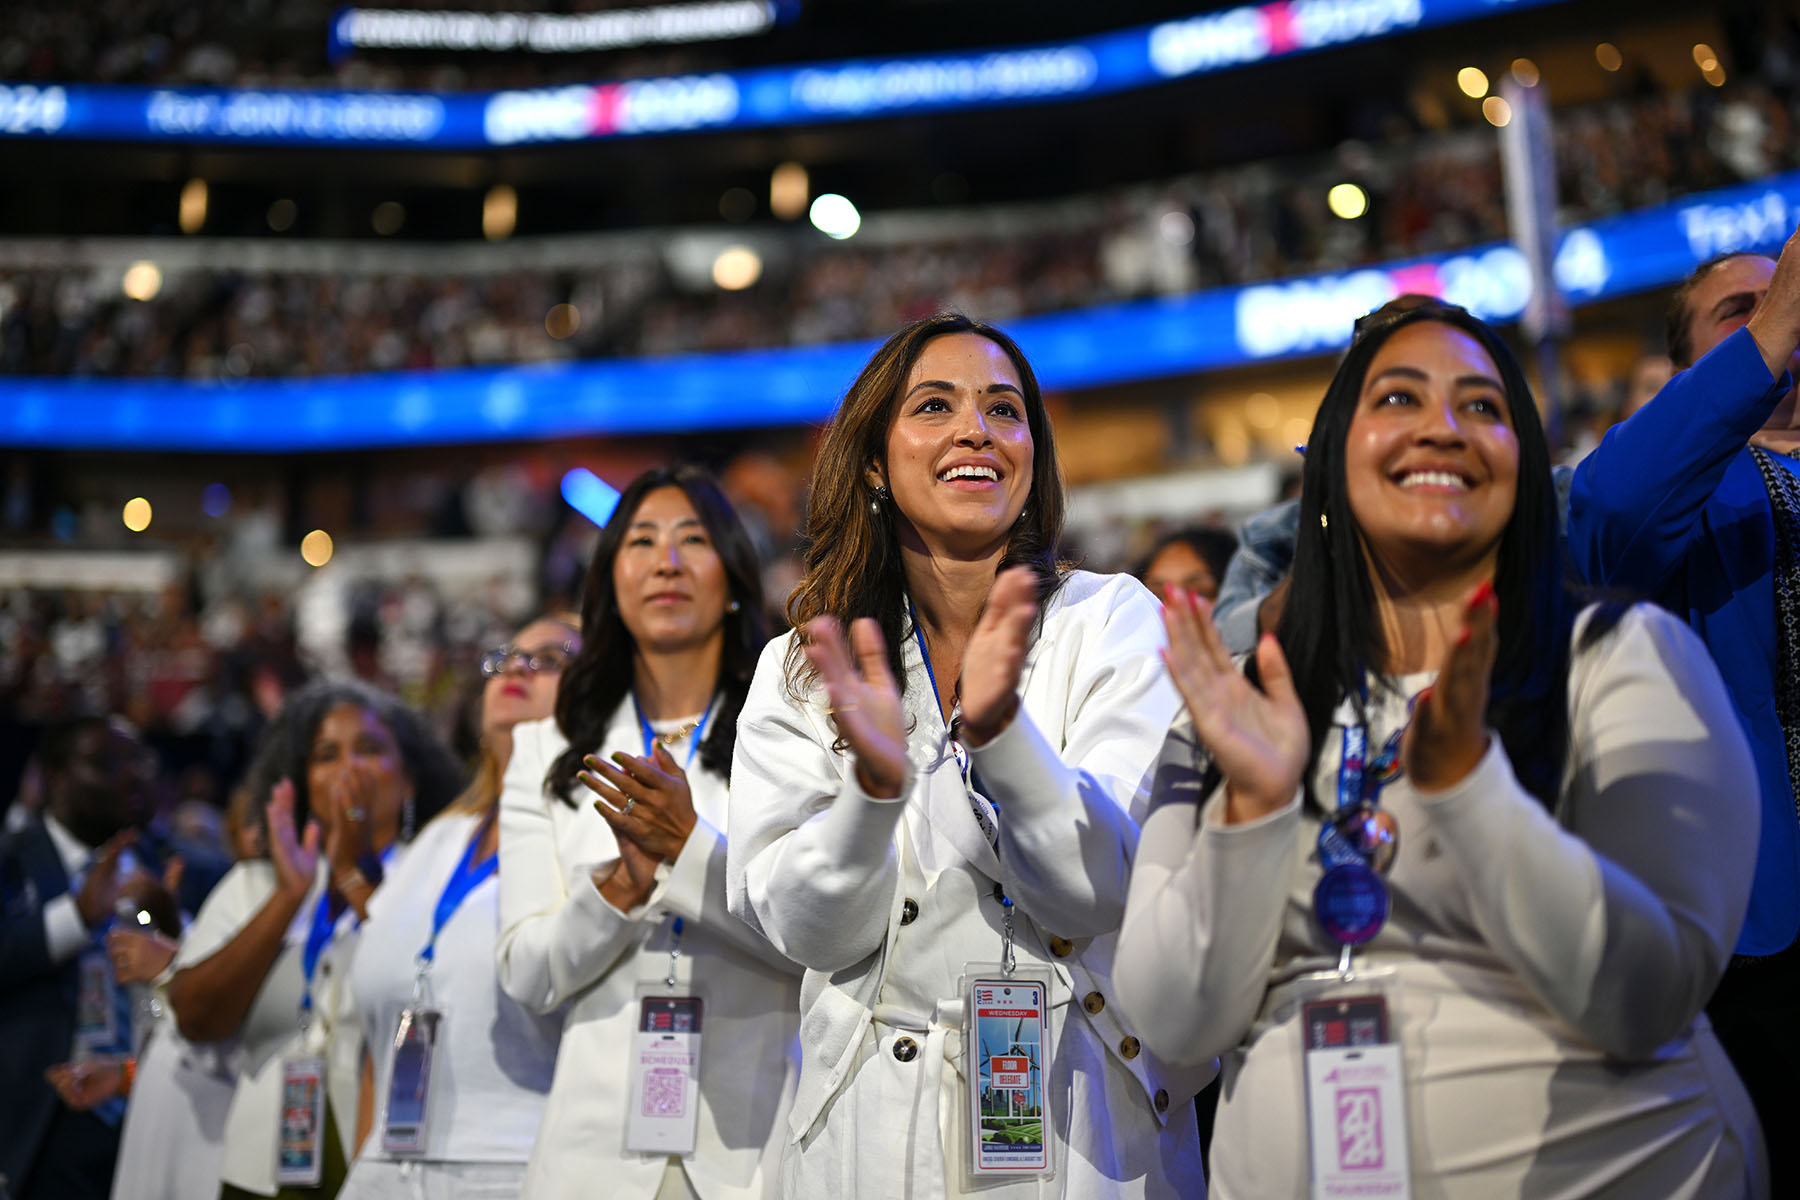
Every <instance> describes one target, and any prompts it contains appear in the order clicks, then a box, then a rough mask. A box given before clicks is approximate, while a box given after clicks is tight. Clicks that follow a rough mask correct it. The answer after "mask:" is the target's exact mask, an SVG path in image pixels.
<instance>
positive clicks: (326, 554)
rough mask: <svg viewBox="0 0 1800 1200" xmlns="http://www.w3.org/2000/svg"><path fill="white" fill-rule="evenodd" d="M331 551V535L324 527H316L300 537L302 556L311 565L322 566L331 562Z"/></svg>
mask: <svg viewBox="0 0 1800 1200" xmlns="http://www.w3.org/2000/svg"><path fill="white" fill-rule="evenodd" d="M331 551H332V545H331V535H330V534H329V533H326V532H325V531H324V530H323V529H315V530H313V531H312V532H311V533H309V534H307V535H306V536H305V537H303V538H301V539H300V557H301V558H304V559H305V560H306V565H307V566H309V567H322V566H324V565H325V564H326V563H328V562H330V561H331Z"/></svg>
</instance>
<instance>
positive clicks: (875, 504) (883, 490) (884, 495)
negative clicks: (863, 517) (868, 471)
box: [869, 483, 894, 513]
mask: <svg viewBox="0 0 1800 1200" xmlns="http://www.w3.org/2000/svg"><path fill="white" fill-rule="evenodd" d="M893 498H894V493H892V492H890V491H888V490H887V486H886V485H885V484H880V483H878V484H876V485H875V498H874V499H873V500H871V501H869V511H870V512H872V513H879V512H880V511H881V506H882V504H883V503H884V502H886V501H888V500H892V499H893Z"/></svg>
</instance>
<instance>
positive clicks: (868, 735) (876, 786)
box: [806, 617, 906, 800]
mask: <svg viewBox="0 0 1800 1200" xmlns="http://www.w3.org/2000/svg"><path fill="white" fill-rule="evenodd" d="M853 651H854V658H853V657H852V652H853ZM806 660H807V661H808V662H809V663H811V664H812V666H813V669H814V670H816V671H817V672H818V673H819V681H820V682H821V683H823V684H824V685H825V695H826V697H827V699H828V701H829V704H830V712H831V719H832V721H833V722H834V723H835V724H836V725H837V729H838V732H839V733H840V734H842V735H843V737H844V741H845V742H846V743H848V744H849V746H850V749H851V751H852V752H853V753H854V754H855V755H856V778H857V782H858V783H859V784H861V785H862V789H863V791H865V792H867V793H868V794H869V795H871V796H874V797H876V798H878V799H882V800H892V799H895V798H896V797H898V796H899V795H900V791H901V789H902V788H904V787H905V786H906V717H905V714H904V713H903V711H902V709H901V707H900V688H899V687H898V685H896V684H895V683H894V673H893V672H892V671H890V670H889V669H888V662H887V646H886V644H885V643H884V642H883V641H882V638H881V627H880V626H879V625H877V624H876V623H875V622H874V621H872V620H870V619H869V618H867V617H864V618H861V619H860V620H858V621H856V622H854V623H853V624H852V625H851V626H850V640H849V642H848V643H846V642H845V640H844V633H843V627H842V626H840V625H839V624H838V622H837V619H836V618H835V617H814V618H813V619H812V620H810V621H808V622H807V623H806Z"/></svg>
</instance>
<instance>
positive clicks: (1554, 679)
mask: <svg viewBox="0 0 1800 1200" xmlns="http://www.w3.org/2000/svg"><path fill="white" fill-rule="evenodd" d="M1304 482H1305V491H1304V494H1303V496H1302V498H1301V521H1300V537H1299V541H1298V543H1297V545H1296V550H1295V558H1294V571H1293V584H1292V587H1291V588H1290V589H1289V590H1288V593H1287V600H1286V602H1285V606H1284V610H1283V613H1282V616H1281V622H1280V627H1279V632H1278V633H1277V634H1264V635H1263V639H1262V642H1261V644H1260V645H1259V646H1258V648H1257V652H1256V654H1255V656H1254V658H1253V660H1251V663H1250V664H1248V666H1247V672H1245V673H1240V671H1239V669H1238V668H1237V667H1236V666H1234V665H1233V663H1232V661H1231V660H1230V658H1229V657H1228V656H1227V654H1226V652H1225V650H1224V648H1223V646H1222V644H1221V643H1220V641H1219V638H1218V635H1217V632H1216V631H1215V630H1214V629H1213V627H1212V625H1211V622H1210V619H1209V614H1208V613H1207V612H1206V609H1205V605H1204V602H1197V601H1190V600H1189V598H1187V597H1175V598H1174V599H1172V601H1171V603H1170V605H1169V610H1168V621H1169V637H1170V642H1169V662H1170V666H1171V668H1172V669H1173V671H1174V674H1175V678H1176V681H1177V683H1178V684H1179V685H1180V688H1181V690H1182V692H1183V694H1184V696H1185V697H1186V699H1187V702H1188V705H1187V707H1188V711H1187V712H1186V713H1184V714H1183V715H1182V717H1181V719H1180V721H1179V722H1177V724H1176V725H1175V727H1174V728H1173V730H1172V732H1171V733H1170V736H1169V741H1168V747H1167V751H1166V754H1165V757H1164V761H1163V765H1162V767H1161V768H1160V769H1159V771H1158V773H1157V783H1156V789H1155V791H1156V801H1157V807H1156V809H1155V811H1154V812H1153V813H1152V814H1151V815H1150V817H1149V819H1148V820H1147V821H1146V822H1145V825H1144V846H1143V850H1142V853H1140V854H1139V856H1138V862H1137V867H1136V871H1135V873H1134V875H1133V877H1132V881H1131V898H1130V903H1129V904H1128V905H1127V907H1126V913H1125V927H1124V930H1123V932H1122V933H1121V934H1120V938H1119V958H1118V976H1117V982H1118V988H1119V1000H1120V1002H1121V1003H1122V1005H1123V1006H1124V1008H1125V1010H1126V1011H1127V1012H1128V1013H1130V1014H1132V1015H1133V1016H1134V1017H1136V1018H1137V1019H1138V1020H1139V1021H1140V1022H1141V1023H1142V1033H1143V1038H1144V1041H1145V1042H1146V1043H1147V1044H1149V1045H1150V1046H1152V1047H1154V1048H1156V1049H1157V1050H1158V1051H1160V1052H1162V1053H1164V1054H1166V1055H1168V1056H1169V1057H1170V1058H1173V1059H1177V1060H1184V1061H1197V1060H1209V1059H1211V1058H1212V1057H1213V1056H1215V1055H1219V1054H1223V1055H1225V1087H1224V1093H1223V1099H1222V1101H1221V1104H1220V1107H1219V1114H1218V1121H1217V1124H1216V1126H1215V1128H1214V1135H1213V1143H1212V1145H1213V1152H1212V1167H1213V1176H1212V1183H1213V1194H1214V1196H1215V1197H1220V1196H1227V1197H1239V1196H1241V1197H1255V1198H1256V1200H1303V1198H1304V1197H1308V1196H1317V1195H1375V1194H1381V1195H1399V1194H1401V1192H1402V1190H1403V1188H1404V1186H1405V1177H1406V1176H1408V1175H1410V1178H1411V1189H1412V1190H1411V1194H1412V1195H1414V1196H1433V1197H1436V1196H1483V1197H1489V1196H1492V1197H1504V1196H1519V1197H1549V1196H1571V1197H1572V1196H1597V1195H1607V1196H1656V1197H1677V1196H1679V1197H1685V1198H1688V1200H1700V1198H1711V1197H1716V1198H1719V1200H1723V1198H1725V1197H1732V1198H1739V1197H1746V1196H1759V1195H1765V1194H1767V1189H1768V1184H1767V1177H1766V1173H1765V1169H1764V1167H1763V1164H1762V1147H1761V1142H1760V1139H1759V1138H1758V1136H1757V1127H1756V1118H1755V1114H1754V1113H1753V1112H1752V1111H1751V1109H1750V1105H1749V1101H1748V1097H1747V1096H1746V1095H1745V1093H1744V1089H1743V1086H1742V1085H1741V1084H1740V1083H1739V1082H1738V1080H1737V1078H1736V1076H1735V1074H1734V1073H1733V1072H1732V1069H1731V1064H1730V1063H1729V1062H1728V1061H1727V1060H1726V1059H1725V1056H1724V1054H1723V1052H1722V1051H1721V1050H1720V1048H1719V1044H1718V1042H1717V1040H1716V1039H1715V1038H1714V1037H1713V1034H1712V1030H1711V1028H1710V1027H1709V1026H1708V1025H1707V1023H1706V1021H1705V1020H1704V1018H1702V1017H1701V1016H1700V1008H1701V1005H1703V1004H1704V1003H1705V1002H1706V999H1707V997H1708V996H1709V995H1711V994H1712V991H1713V989H1714V987H1715V986H1716V985H1717V984H1718V980H1719V976H1720V974H1721V973H1722V972H1723V971H1724V968H1725V964H1726V962H1727V961H1728V959H1729V958H1730V955H1731V947H1732V944H1733V942H1734V941H1735V940H1736V937H1737V930H1738V925H1739V923H1740V922H1741V921H1742V920H1743V916H1744V909H1745V904H1746V902H1747V898H1748V895H1749V888H1750V877H1751V870H1750V868H1751V864H1752V861H1753V859H1754V856H1755V848H1756V836H1757V808H1756V786H1755V776H1754V768H1753V765H1752V762H1751V759H1750V755H1749V751H1748V749H1747V747H1746V745H1745V742H1744V737H1743V733H1742V731H1741V729H1740V728H1739V726H1738V723H1737V721H1736V720H1735V719H1734V718H1733V715H1732V710H1731V706H1730V702H1729V701H1728V700H1727V698H1726V695H1725V691H1724V687H1723V685H1722V684H1721V682H1720V679H1719V674H1718V671H1717V670H1716V669H1715V668H1714V667H1713V665H1712V662H1711V660H1710V659H1709V657H1708V656H1707V654H1706V650H1705V648H1704V647H1703V646H1702V645H1701V643H1700V641H1699V639H1698V638H1696V637H1695V636H1694V634H1693V633H1692V632H1691V631H1690V630H1689V629H1687V628H1686V627H1685V626H1684V625H1682V624H1681V622H1680V621H1679V620H1678V619H1676V618H1675V617H1673V616H1670V615H1669V614H1668V613H1666V612H1664V611H1662V610H1661V609H1656V608H1651V607H1650V606H1649V605H1635V606H1630V607H1626V606H1623V605H1618V604H1611V605H1592V606H1589V607H1587V608H1586V609H1585V610H1582V609H1581V605H1580V604H1579V602H1578V601H1577V598H1576V597H1575V596H1573V595H1571V594H1570V593H1569V591H1568V590H1567V588H1566V586H1565V583H1564V577H1563V575H1562V572H1561V563H1562V561H1563V556H1562V554H1561V553H1560V550H1561V538H1560V537H1559V535H1558V532H1557V504H1556V496H1555V491H1554V489H1553V488H1552V486H1551V478H1550V457H1549V449H1548V447H1547V445H1546V443H1545V439H1544V435H1543V430H1542V426H1541V425H1540V424H1539V422H1538V417H1537V409H1536V406H1535V405H1534V404H1533V402H1532V397H1531V391H1530V389H1529V387H1528V386H1527V384H1526V382H1525V377H1524V375H1523V373H1522V372H1521V371H1520V370H1519V367H1518V364H1517V362H1516V361H1515V360H1514V359H1513V357H1512V355H1511V354H1510V353H1509V352H1508V351H1507V349H1506V346H1505V344H1504V343H1502V342H1501V341H1500V339H1499V338H1498V336H1496V335H1495V334H1494V333H1493V331H1492V330H1490V329H1488V327H1487V326H1486V325H1484V324H1482V323H1481V322H1480V321H1477V320H1476V319H1475V318H1473V317H1471V316H1470V315H1469V314H1468V313H1466V312H1464V311H1462V310H1461V309H1458V308H1452V307H1450V306H1445V305H1437V304H1433V305H1427V306H1424V307H1420V308H1417V309H1413V310H1411V311H1408V312H1405V313H1400V314H1396V315H1394V316H1391V317H1388V318H1386V319H1384V320H1383V321H1381V322H1379V323H1378V324H1376V325H1375V326H1374V327H1372V328H1370V329H1368V330H1365V331H1364V332H1363V333H1362V334H1361V335H1360V337H1359V340H1358V342H1357V343H1356V344H1355V345H1354V346H1352V348H1351V350H1350V352H1349V354H1348V355H1347V356H1346V357H1345V360H1344V363H1343V365H1342V367H1341V368H1340V370H1339V372H1338V375H1337V378H1336V379H1334V380H1333V382H1332V385H1331V388H1330V390H1329V391H1328V392H1327V393H1326V396H1325V400H1324V403H1323V404H1322V405H1321V406H1320V409H1319V415H1318V418H1317V420H1316V422H1315V423H1314V425H1313V431H1312V436H1311V438H1309V439H1308V442H1307V453H1306V471H1305V480H1304ZM1253 680H1259V681H1260V683H1259V684H1258V683H1254V682H1253ZM1396 831H1397V833H1398V840H1397V847H1398V849H1397V853H1396V852H1395V846H1396V842H1395V840H1394V837H1393V835H1394V834H1395V833H1396ZM1384 871H1385V872H1386V875H1385V878H1384V877H1383V874H1382V873H1383V872H1384ZM1341 946H1348V947H1351V948H1353V957H1352V958H1351V959H1350V960H1349V961H1348V964H1347V965H1348V966H1349V968H1350V971H1351V972H1352V973H1353V974H1354V975H1355V978H1354V979H1352V980H1350V981H1349V982H1347V983H1344V982H1341V981H1342V980H1343V975H1344V970H1343V967H1342V966H1340V962H1341V961H1343V960H1341V958H1340V956H1341V954H1342V953H1343V951H1342V949H1341V948H1340V947H1341ZM1321 988H1328V989H1333V992H1335V996H1334V995H1333V992H1321V991H1320V989H1321ZM1347 996H1348V997H1354V998H1355V999H1354V1001H1353V1002H1351V1003H1341V1002H1342V1001H1343V1000H1344V998H1345V997H1347ZM1307 1003H1314V1004H1318V1005H1320V1007H1318V1008H1313V1009H1310V1010H1308V1009H1306V1008H1304V1007H1303V1006H1304V1005H1305V1004H1307ZM1383 1026H1385V1031H1384V1030H1383ZM1358 1031H1360V1032H1358ZM1384 1064H1385V1065H1384ZM1396 1080H1397V1081H1398V1083H1399V1085H1402V1086H1398V1087H1390V1085H1391V1084H1393V1083H1394V1081H1396ZM1402 1135H1404V1137H1402ZM1309 1148H1310V1150H1311V1153H1310V1154H1309ZM1309 1168H1310V1169H1309ZM1334 1188H1337V1189H1342V1190H1333V1189H1334Z"/></svg>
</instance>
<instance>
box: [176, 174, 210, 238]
mask: <svg viewBox="0 0 1800 1200" xmlns="http://www.w3.org/2000/svg"><path fill="white" fill-rule="evenodd" d="M176 220H177V221H178V222H179V223H180V225H181V232H183V233H199V232H200V230H201V227H202V226H204V225H205V224H206V180H204V179H190V180H188V181H187V183H186V184H185V185H184V186H183V187H182V189H181V202H180V204H179V205H177V206H176Z"/></svg>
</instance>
